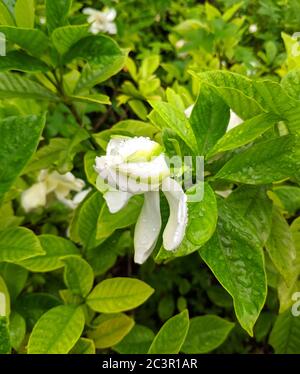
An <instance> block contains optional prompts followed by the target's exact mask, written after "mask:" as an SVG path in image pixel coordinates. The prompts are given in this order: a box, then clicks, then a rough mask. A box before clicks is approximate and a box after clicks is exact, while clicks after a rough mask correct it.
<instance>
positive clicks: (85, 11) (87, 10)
mask: <svg viewBox="0 0 300 374" xmlns="http://www.w3.org/2000/svg"><path fill="white" fill-rule="evenodd" d="M97 12H98V11H97V10H96V9H93V8H84V9H83V10H82V13H83V14H87V15H88V16H92V15H94V14H95V13H97Z"/></svg>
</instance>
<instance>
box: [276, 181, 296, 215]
mask: <svg viewBox="0 0 300 374" xmlns="http://www.w3.org/2000/svg"><path fill="white" fill-rule="evenodd" d="M273 192H274V193H275V194H276V195H277V196H278V197H279V199H280V201H281V203H282V204H283V206H284V209H285V210H287V212H288V213H289V214H290V215H294V214H296V212H297V211H298V210H300V188H299V187H296V186H278V187H277V186H276V187H274V188H273Z"/></svg>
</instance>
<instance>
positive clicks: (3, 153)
mask: <svg viewBox="0 0 300 374" xmlns="http://www.w3.org/2000/svg"><path fill="white" fill-rule="evenodd" d="M0 80H1V78H0ZM0 85H1V83H0ZM44 125H45V117H44V116H26V117H10V118H7V119H5V120H0V159H1V164H0V202H1V199H2V198H3V196H4V194H5V193H6V192H7V191H8V190H9V189H10V187H11V186H12V184H13V183H14V181H15V180H16V178H17V176H18V175H19V174H20V173H21V171H22V170H23V168H24V166H25V165H26V163H27V162H28V160H29V159H30V157H31V156H32V155H33V153H34V151H35V150H36V148H37V145H38V142H39V140H40V136H41V133H42V130H43V127H44Z"/></svg>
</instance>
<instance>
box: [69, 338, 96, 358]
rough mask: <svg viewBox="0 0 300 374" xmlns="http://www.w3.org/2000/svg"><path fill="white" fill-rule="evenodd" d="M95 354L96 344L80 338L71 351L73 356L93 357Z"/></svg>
mask: <svg viewBox="0 0 300 374" xmlns="http://www.w3.org/2000/svg"><path fill="white" fill-rule="evenodd" d="M95 353H96V348H95V343H94V342H93V341H92V340H91V339H86V338H80V339H79V340H78V341H77V343H76V344H75V345H74V347H73V348H72V349H71V351H70V354H73V355H92V354H95Z"/></svg>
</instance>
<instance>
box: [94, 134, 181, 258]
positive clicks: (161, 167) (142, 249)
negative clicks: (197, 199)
mask: <svg viewBox="0 0 300 374" xmlns="http://www.w3.org/2000/svg"><path fill="white" fill-rule="evenodd" d="M95 170H96V171H97V173H98V174H99V176H98V178H97V187H98V189H99V190H100V191H101V192H102V193H103V197H104V199H105V201H106V203H107V206H108V209H109V211H110V212H111V213H116V212H118V211H119V210H121V209H122V208H123V207H124V206H125V205H126V204H127V202H128V200H129V199H130V198H131V197H132V196H133V195H136V194H144V197H145V199H144V205H143V207H142V210H141V213H140V216H139V218H138V220H137V223H136V226H135V232H134V249H135V255H134V261H135V262H136V263H138V264H142V263H143V262H145V261H146V260H147V258H148V257H149V256H150V255H151V253H152V251H153V249H154V247H155V245H156V243H157V240H158V237H159V233H160V230H161V224H162V222H161V214H160V203H159V190H162V191H163V193H164V194H165V196H166V198H167V200H168V203H169V207H170V216H169V220H168V222H167V225H166V227H165V230H164V233H163V245H164V248H165V249H166V250H168V251H174V250H175V249H177V248H178V247H179V245H180V244H181V242H182V240H183V237H184V235H185V229H186V225H187V215H188V210H187V197H186V195H185V193H184V191H183V189H182V187H181V186H180V184H179V183H178V182H176V181H175V180H174V179H171V178H170V169H169V167H168V165H167V162H166V159H165V156H164V154H163V153H162V147H161V146H160V145H159V144H158V143H156V142H154V141H152V140H150V139H149V138H145V137H134V138H124V137H118V138H112V139H111V140H110V142H109V143H108V146H107V149H106V155H105V156H101V157H96V164H95Z"/></svg>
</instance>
